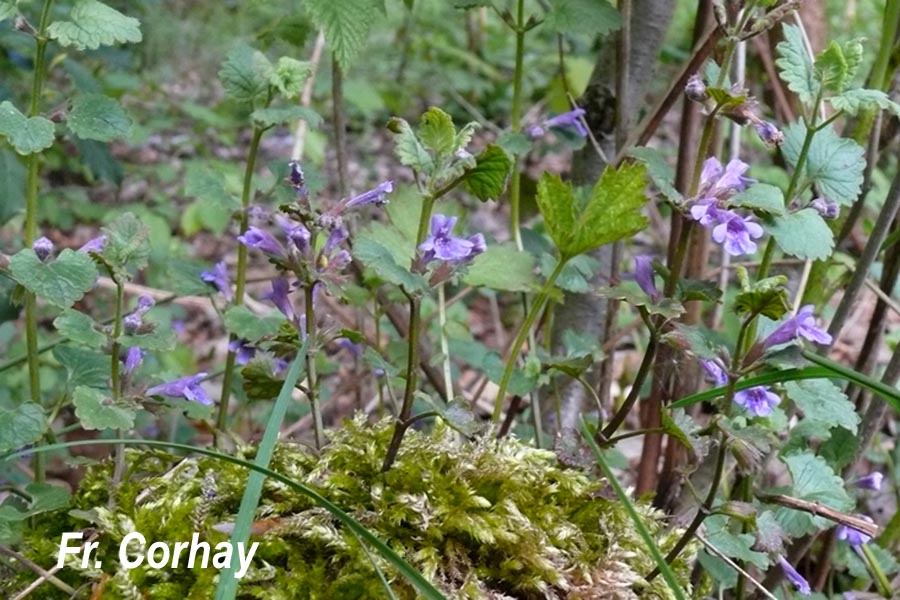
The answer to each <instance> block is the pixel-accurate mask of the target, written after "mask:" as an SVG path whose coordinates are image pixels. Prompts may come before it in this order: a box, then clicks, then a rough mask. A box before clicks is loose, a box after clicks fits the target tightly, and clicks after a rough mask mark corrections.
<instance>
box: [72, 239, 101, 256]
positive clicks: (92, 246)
mask: <svg viewBox="0 0 900 600" xmlns="http://www.w3.org/2000/svg"><path fill="white" fill-rule="evenodd" d="M105 245H106V236H105V235H101V236H100V237H95V238H94V239H92V240H90V241H89V242H88V243H86V244H85V245H84V246H82V247H81V248H79V249H78V251H79V252H84V253H85V254H87V253H88V252H97V253H98V254H99V253H100V252H103V247H104V246H105Z"/></svg>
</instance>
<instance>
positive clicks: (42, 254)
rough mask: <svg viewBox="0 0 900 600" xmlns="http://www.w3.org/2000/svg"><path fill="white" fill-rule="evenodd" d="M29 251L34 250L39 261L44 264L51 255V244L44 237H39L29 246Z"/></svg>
mask: <svg viewBox="0 0 900 600" xmlns="http://www.w3.org/2000/svg"><path fill="white" fill-rule="evenodd" d="M31 249H32V250H34V253H35V254H37V257H38V258H39V259H41V262H44V261H46V260H47V259H48V258H50V255H51V254H53V242H51V241H50V240H49V239H47V238H45V237H44V236H41V237H39V238H38V239H36V240H34V243H33V244H31Z"/></svg>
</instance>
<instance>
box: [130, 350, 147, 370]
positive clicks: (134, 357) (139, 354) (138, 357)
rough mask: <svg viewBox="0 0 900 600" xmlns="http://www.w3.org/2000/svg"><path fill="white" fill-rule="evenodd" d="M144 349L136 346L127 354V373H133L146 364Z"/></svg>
mask: <svg viewBox="0 0 900 600" xmlns="http://www.w3.org/2000/svg"><path fill="white" fill-rule="evenodd" d="M144 354H146V353H145V352H144V350H143V349H141V348H138V347H137V346H134V347H132V348H129V349H128V351H127V352H126V353H125V373H133V372H134V370H135V369H137V368H138V367H139V366H141V363H142V362H144Z"/></svg>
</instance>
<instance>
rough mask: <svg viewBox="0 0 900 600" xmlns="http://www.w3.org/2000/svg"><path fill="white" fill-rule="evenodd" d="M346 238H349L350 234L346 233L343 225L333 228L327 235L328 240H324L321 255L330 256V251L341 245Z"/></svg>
mask: <svg viewBox="0 0 900 600" xmlns="http://www.w3.org/2000/svg"><path fill="white" fill-rule="evenodd" d="M348 237H350V232H349V231H347V228H346V227H344V226H343V225H342V226H340V227H335V228H334V229H332V230H331V233H329V234H328V239H327V240H325V247H324V248H322V253H323V254H326V255H327V254H330V253H331V251H332V250H334V249H335V248H337V247H338V246H340V245H341V244H343V243H344V241H345V240H346V239H347V238H348Z"/></svg>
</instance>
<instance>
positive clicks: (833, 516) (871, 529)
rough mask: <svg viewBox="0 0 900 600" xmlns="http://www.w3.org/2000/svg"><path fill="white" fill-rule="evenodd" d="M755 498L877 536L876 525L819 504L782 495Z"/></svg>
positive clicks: (760, 495)
mask: <svg viewBox="0 0 900 600" xmlns="http://www.w3.org/2000/svg"><path fill="white" fill-rule="evenodd" d="M756 497H757V498H758V499H759V500H761V501H762V502H768V503H770V504H778V505H779V506H784V507H786V508H792V509H794V510H799V511H803V512H805V513H809V514H811V515H815V516H817V517H825V518H826V519H829V520H831V521H834V522H835V523H839V524H841V525H846V526H847V527H850V528H852V529H855V530H857V531H860V532H862V533H864V534H866V535H868V536H870V537H877V536H878V525H876V524H875V523H871V522H869V521H866V520H865V519H863V518H861V517H857V516H856V515H850V514H847V513H845V512H841V511H839V510H835V509H833V508H831V507H828V506H825V505H824V504H820V503H819V502H810V501H809V500H801V499H800V498H794V497H793V496H785V495H784V494H757V495H756Z"/></svg>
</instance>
